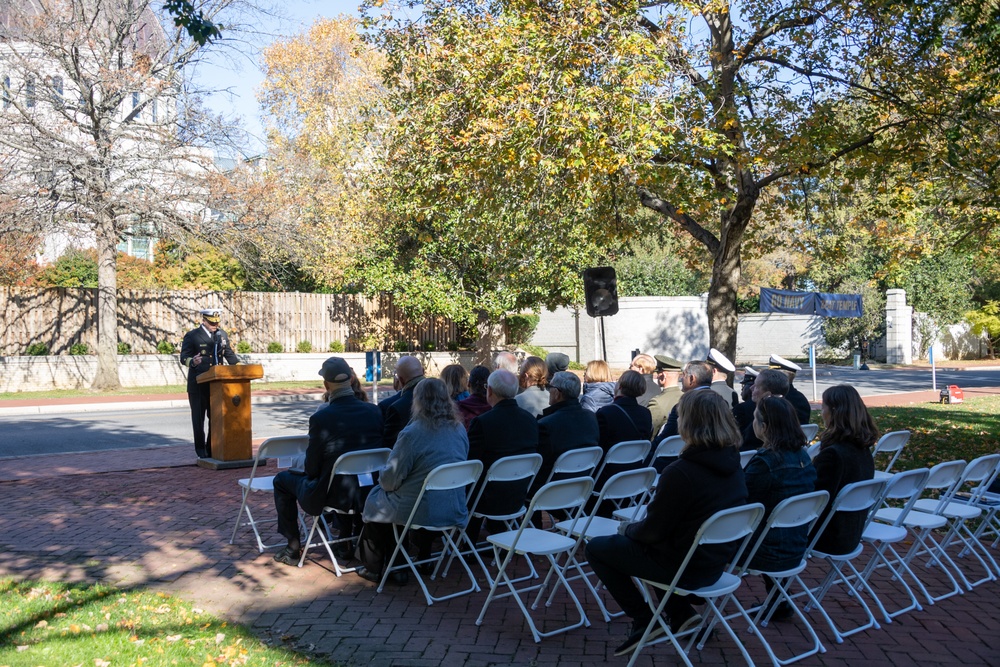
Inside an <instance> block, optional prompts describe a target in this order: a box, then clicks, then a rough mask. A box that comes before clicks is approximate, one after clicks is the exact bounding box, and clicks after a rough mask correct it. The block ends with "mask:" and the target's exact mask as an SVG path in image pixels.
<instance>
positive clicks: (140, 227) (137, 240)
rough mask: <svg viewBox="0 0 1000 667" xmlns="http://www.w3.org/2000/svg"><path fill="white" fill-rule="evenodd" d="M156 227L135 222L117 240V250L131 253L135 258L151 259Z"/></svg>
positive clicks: (127, 253)
mask: <svg viewBox="0 0 1000 667" xmlns="http://www.w3.org/2000/svg"><path fill="white" fill-rule="evenodd" d="M155 234H156V229H155V227H154V226H153V225H147V224H144V223H142V222H136V223H135V224H133V225H131V226H130V227H129V228H128V229H127V230H126V231H125V234H124V236H123V238H122V240H121V241H119V242H118V252H123V253H125V254H126V255H131V256H132V257H135V258H137V259H145V260H147V261H150V262H151V261H153V246H154V245H155V244H156V236H155Z"/></svg>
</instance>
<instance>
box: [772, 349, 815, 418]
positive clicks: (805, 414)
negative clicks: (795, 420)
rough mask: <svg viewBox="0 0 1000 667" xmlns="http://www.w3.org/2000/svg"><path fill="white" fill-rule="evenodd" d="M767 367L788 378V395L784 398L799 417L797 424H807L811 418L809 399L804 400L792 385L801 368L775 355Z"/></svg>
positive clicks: (804, 397) (803, 395)
mask: <svg viewBox="0 0 1000 667" xmlns="http://www.w3.org/2000/svg"><path fill="white" fill-rule="evenodd" d="M767 365H768V367H769V368H774V369H776V370H779V371H781V372H782V373H784V374H785V377H787V378H788V393H787V394H785V398H786V399H787V400H788V402H789V403H791V404H792V407H794V408H795V413H796V414H797V415H798V416H799V423H800V424H808V423H809V422H810V420H811V418H812V406H811V405H809V399H808V398H806V396H805V394H803V393H802V392H801V391H799V390H798V389H796V388H795V384H794V380H795V374H796V373H798V372H799V371H801V370H802V367H801V366H799V365H798V364H797V363H795V362H793V361H789V360H788V359H785V358H784V357H779V356H778V355H776V354H772V355H771V358H770V359H769V360H768V362H767Z"/></svg>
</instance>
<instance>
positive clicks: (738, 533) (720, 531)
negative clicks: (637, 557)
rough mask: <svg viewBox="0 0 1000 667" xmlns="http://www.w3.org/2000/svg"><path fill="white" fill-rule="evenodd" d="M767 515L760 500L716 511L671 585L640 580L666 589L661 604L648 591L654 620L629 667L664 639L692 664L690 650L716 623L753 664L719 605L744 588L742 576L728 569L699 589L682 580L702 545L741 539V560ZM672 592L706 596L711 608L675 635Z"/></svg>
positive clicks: (682, 658) (637, 646) (646, 585)
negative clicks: (669, 609)
mask: <svg viewBox="0 0 1000 667" xmlns="http://www.w3.org/2000/svg"><path fill="white" fill-rule="evenodd" d="M763 516H764V506H763V505H761V504H760V503H753V504H752V505H741V506H739V507H733V508H731V509H727V510H722V511H720V512H716V513H715V514H713V515H712V516H710V517H709V518H708V519H706V520H705V522H704V523H703V524H702V525H701V528H699V529H698V532H697V534H696V535H695V538H694V542H693V543H692V544H691V548H690V549H688V552H687V555H686V556H685V557H684V560H683V561H682V562H681V565H680V567H679V568H677V572H676V574H674V578H673V580H671V582H670V583H669V584H664V583H660V582H658V581H650V580H647V579H639V582H640V584H641V585H642V587H643V588H644V589H648V588H658V589H660V591H662V592H661V594H660V599H659V603H658V604H657V603H656V602H655V600H656V596H655V595H651V594H649V592H648V590H647V594H646V600H647V601H648V602H649V607H650V609H651V610H652V611H653V618H652V620H650V622H649V625H647V626H646V631H645V632H644V633H643V635H642V638H641V639H640V640H639V643H638V644H637V645H636V647H635V650H634V651H632V658H631V659H630V660H629V662H628V665H629V667H632V665H634V664H635V662H636V660H637V659H638V658H639V653H641V652H642V649H643V648H644V647H645V646H648V645H651V644H658V643H660V642H664V641H669V642H670V643H671V644H673V645H674V648H675V649H676V650H677V653H678V654H679V655H680V657H681V660H683V661H684V664H686V665H688V667H692V666H691V661H690V660H689V659H688V656H687V653H688V651H690V650H691V648H692V646H693V645H694V643H695V641H696V640H697V639H698V637H699V636H701V629H702V628H705V627H709V626H714V625H715V624H719V625H721V626H722V627H723V629H725V631H726V632H727V633H728V634H729V636H730V638H732V640H733V641H734V642H736V646H737V647H738V648H739V650H740V653H742V654H743V658H744V660H746V661H747V664H749V665H753V660H751V659H750V655H749V654H748V653H747V650H746V647H744V646H743V644H742V642H740V638H739V636H737V634H736V633H735V632H733V629H732V627H730V625H729V623H728V622H727V620H726V618H725V616H723V615H722V614H721V613H720V611H719V607H718V606H717V605H716V600H719V599H720V598H724V597H726V596H728V595H729V594H730V593H732V592H733V591H735V590H736V589H738V588H739V587H740V577H738V576H736V575H735V574H733V573H731V572H724V573H723V574H722V575H721V576H720V577H719V579H718V580H717V581H716V582H715V583H714V584H711V585H709V586H702V587H701V588H696V589H687V588H683V587H681V585H680V581H681V579H682V578H683V577H684V571H685V570H686V569H687V566H688V563H690V562H691V559H692V557H693V556H694V554H695V551H697V549H698V547H699V546H701V545H703V544H728V543H732V542H737V541H739V543H740V544H739V547H738V549H737V552H736V555H735V557H734V560H739V558H740V556H741V555H742V554H743V552H744V551H745V550H746V547H747V544H748V543H749V541H750V538H752V537H753V533H754V530H756V528H757V524H758V523H760V520H761V517H763ZM671 595H697V596H698V597H700V598H703V599H704V600H705V605H706V606H707V609H706V610H705V614H704V616H703V618H702V620H701V622H699V623H698V624H697V625H695V626H694V627H692V628H690V629H688V630H685V631H684V632H682V633H678V634H675V633H674V632H673V630H671V629H670V624H669V623H668V622H667V619H665V618H664V617H663V610H664V609H665V608H666V606H667V602H668V601H669V599H670V596H671ZM657 625H659V627H660V631H661V632H662V633H663V635H664V636H663V637H657V638H656V639H654V640H653V641H649V637H650V635H651V634H652V632H653V630H654V628H656V626H657ZM681 637H689V639H688V641H687V643H686V645H681V642H680V638H681ZM702 642H704V640H702Z"/></svg>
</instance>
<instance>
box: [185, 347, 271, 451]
mask: <svg viewBox="0 0 1000 667" xmlns="http://www.w3.org/2000/svg"><path fill="white" fill-rule="evenodd" d="M262 377H264V368H263V366H259V365H256V364H238V365H236V366H223V365H221V364H220V365H218V366H212V367H211V368H210V369H208V370H207V371H205V372H204V373H202V374H201V375H199V376H198V384H202V383H203V382H210V383H211V386H210V389H209V392H210V402H209V405H210V406H211V407H210V408H209V413H208V414H209V417H208V419H209V422H208V423H209V429H208V430H209V436H210V439H209V443H208V445H209V454H210V456H209V458H207V459H198V465H199V466H201V467H203V468H211V469H212V470H222V469H225V468H245V467H248V466H252V465H253V446H252V443H251V441H252V439H253V436H252V431H251V421H250V380H256V379H258V378H262Z"/></svg>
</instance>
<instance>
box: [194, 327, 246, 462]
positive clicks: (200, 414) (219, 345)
mask: <svg viewBox="0 0 1000 667" xmlns="http://www.w3.org/2000/svg"><path fill="white" fill-rule="evenodd" d="M199 314H200V315H201V326H200V327H198V328H197V329H192V330H191V331H189V332H187V333H186V334H184V340H183V341H182V342H181V366H184V367H185V368H187V369H188V381H187V393H188V403H189V404H190V405H191V426H192V427H193V429H194V451H195V454H197V455H198V458H200V459H204V458H208V457H209V456H211V454H212V452H211V437H209V438H208V439H206V437H205V420H206V419H207V418H208V408H209V388H208V385H209V383H208V382H205V383H203V384H198V376H199V375H201V374H202V373H204V372H205V371H207V370H208V369H209V368H211V367H212V366H218V365H219V364H221V363H223V362H225V363H227V364H230V365H235V364H238V363H240V360H239V358H238V357H237V356H236V353H235V352H233V348H232V346H230V345H229V337H228V336H227V335H226V332H225V331H223V330H222V329H221V328H220V327H219V324H220V323H221V321H222V316H221V311H219V310H217V309H215V308H205V309H203V310H201V311H199ZM208 428H209V436H211V432H212V431H211V429H212V425H211V423H209V426H208Z"/></svg>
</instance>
